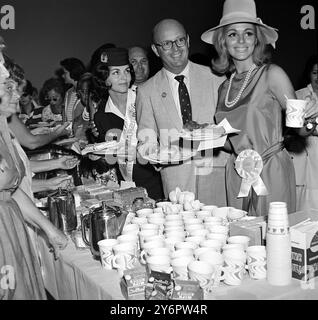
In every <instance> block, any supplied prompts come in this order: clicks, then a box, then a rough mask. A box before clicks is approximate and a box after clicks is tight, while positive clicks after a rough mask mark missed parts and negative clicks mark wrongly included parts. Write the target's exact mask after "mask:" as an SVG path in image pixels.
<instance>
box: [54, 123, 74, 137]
mask: <svg viewBox="0 0 318 320" xmlns="http://www.w3.org/2000/svg"><path fill="white" fill-rule="evenodd" d="M70 124H71V123H70V122H65V123H64V124H62V125H61V126H58V127H57V128H56V129H55V130H54V133H55V134H56V135H57V137H63V136H69V135H70V134H71V131H72V130H71V128H70V127H69V126H70Z"/></svg>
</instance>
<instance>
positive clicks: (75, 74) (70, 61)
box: [60, 58, 86, 81]
mask: <svg viewBox="0 0 318 320" xmlns="http://www.w3.org/2000/svg"><path fill="white" fill-rule="evenodd" d="M60 65H61V66H62V67H63V68H64V69H66V70H67V71H69V73H70V77H71V78H72V79H73V80H74V81H78V80H79V78H80V76H81V75H82V74H83V73H84V72H85V71H86V70H85V66H84V63H83V62H82V61H81V60H79V59H77V58H66V59H64V60H62V61H61V62H60Z"/></svg>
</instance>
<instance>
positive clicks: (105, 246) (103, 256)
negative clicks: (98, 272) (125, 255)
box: [97, 239, 118, 270]
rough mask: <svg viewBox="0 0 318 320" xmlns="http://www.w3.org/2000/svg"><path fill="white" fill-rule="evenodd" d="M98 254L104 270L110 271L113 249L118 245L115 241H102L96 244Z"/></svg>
mask: <svg viewBox="0 0 318 320" xmlns="http://www.w3.org/2000/svg"><path fill="white" fill-rule="evenodd" d="M97 244H98V247H99V252H100V260H101V263H102V267H103V268H104V269H108V270H111V269H112V268H113V266H112V260H113V257H114V253H113V247H114V246H115V245H116V244H118V240H117V239H104V240H100V241H98V242H97Z"/></svg>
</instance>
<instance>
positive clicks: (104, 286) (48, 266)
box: [38, 236, 124, 300]
mask: <svg viewBox="0 0 318 320" xmlns="http://www.w3.org/2000/svg"><path fill="white" fill-rule="evenodd" d="M38 251H39V255H40V263H41V270H42V275H43V279H44V285H45V288H46V290H47V291H48V292H49V293H50V294H51V295H52V296H53V298H54V299H56V300H112V299H118V300H121V299H124V297H123V295H122V293H121V290H120V285H119V282H120V278H119V276H118V274H117V271H116V270H105V269H103V268H102V267H101V264H100V262H99V261H96V260H94V259H93V257H92V254H91V252H90V250H89V249H84V250H77V249H76V248H75V245H74V243H73V241H72V240H71V239H70V240H69V243H68V245H67V247H66V248H65V249H64V250H62V251H60V254H59V259H58V260H55V259H54V256H53V253H52V252H50V251H49V248H48V246H47V243H46V241H45V240H44V238H42V237H41V236H38Z"/></svg>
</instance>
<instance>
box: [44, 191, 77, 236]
mask: <svg viewBox="0 0 318 320" xmlns="http://www.w3.org/2000/svg"><path fill="white" fill-rule="evenodd" d="M48 209H49V215H48V217H49V220H50V221H51V222H52V223H53V224H54V225H55V226H56V227H57V228H58V229H60V230H61V231H63V232H64V233H65V234H66V235H70V234H71V233H72V231H73V230H75V229H76V227H77V217H76V209H75V200H74V195H73V193H72V191H70V190H67V189H62V188H59V189H58V190H57V191H55V192H54V193H52V194H50V195H49V196H48Z"/></svg>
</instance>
